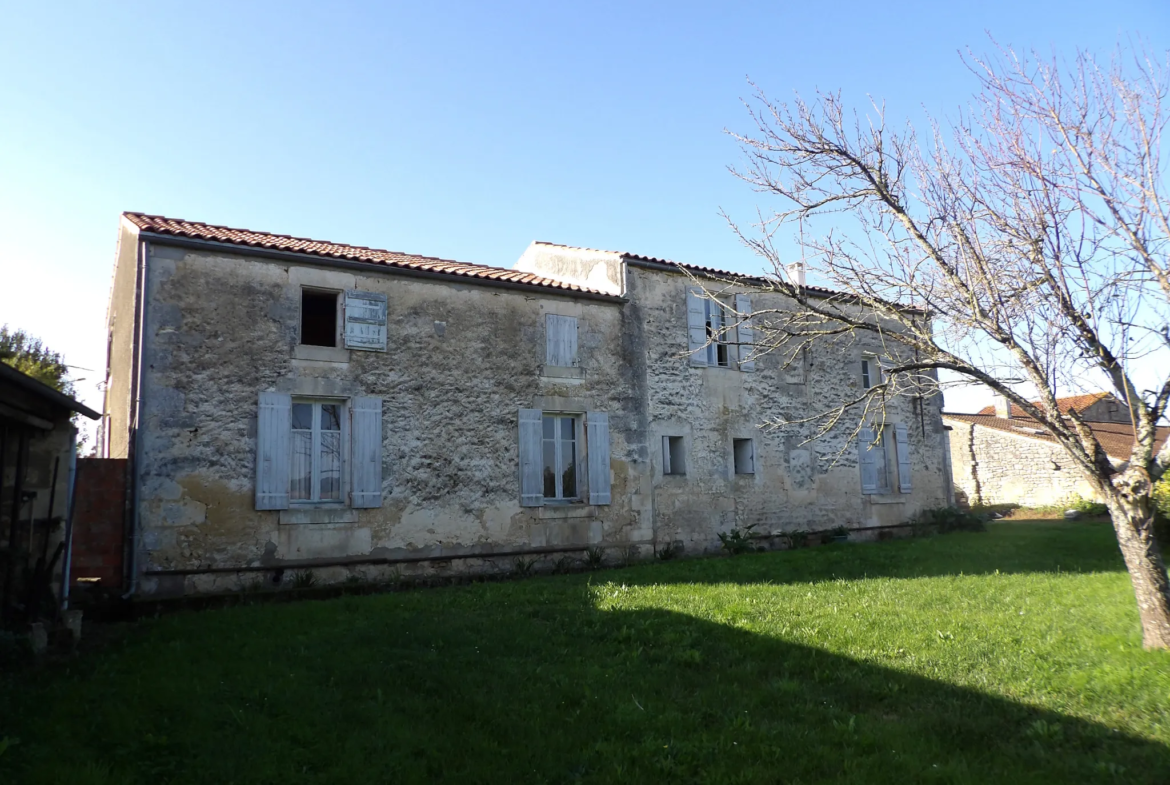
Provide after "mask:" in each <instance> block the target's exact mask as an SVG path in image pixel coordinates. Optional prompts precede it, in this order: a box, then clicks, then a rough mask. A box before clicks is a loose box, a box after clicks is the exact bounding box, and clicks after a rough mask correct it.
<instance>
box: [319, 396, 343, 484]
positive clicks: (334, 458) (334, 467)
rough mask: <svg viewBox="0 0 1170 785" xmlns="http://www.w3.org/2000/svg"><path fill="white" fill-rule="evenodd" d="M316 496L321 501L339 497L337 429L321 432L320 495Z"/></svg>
mask: <svg viewBox="0 0 1170 785" xmlns="http://www.w3.org/2000/svg"><path fill="white" fill-rule="evenodd" d="M322 408H324V407H322ZM318 498H319V499H321V500H322V501H326V500H336V499H340V498H341V434H340V433H339V432H338V431H326V432H323V433H322V434H321V495H320V496H319V497H318Z"/></svg>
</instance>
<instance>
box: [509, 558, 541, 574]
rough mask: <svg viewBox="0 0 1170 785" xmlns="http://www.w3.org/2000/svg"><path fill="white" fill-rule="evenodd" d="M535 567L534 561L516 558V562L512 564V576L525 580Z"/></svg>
mask: <svg viewBox="0 0 1170 785" xmlns="http://www.w3.org/2000/svg"><path fill="white" fill-rule="evenodd" d="M535 567H536V559H525V558H524V557H523V556H517V557H516V561H514V562H512V574H513V575H515V576H516V577H517V578H527V577H528V576H529V575H531V574H532V572H533V570H534V569H535Z"/></svg>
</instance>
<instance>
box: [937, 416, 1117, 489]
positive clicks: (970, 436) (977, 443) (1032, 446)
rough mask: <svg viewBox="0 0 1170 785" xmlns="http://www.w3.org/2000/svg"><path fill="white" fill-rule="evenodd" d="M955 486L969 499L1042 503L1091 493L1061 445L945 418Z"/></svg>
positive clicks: (1087, 484)
mask: <svg viewBox="0 0 1170 785" xmlns="http://www.w3.org/2000/svg"><path fill="white" fill-rule="evenodd" d="M945 422H946V424H947V425H949V426H951V428H952V430H951V463H952V466H953V472H954V478H955V488H956V489H957V490H958V491H959V492H960V493H961V494H962V495H965V496H966V500H967V503H968V504H1018V505H1020V506H1023V507H1044V506H1048V505H1056V504H1061V503H1063V502H1066V501H1068V500H1069V499H1070V498H1072V497H1076V496H1080V497H1083V498H1086V499H1095V498H1097V494H1096V492H1095V491H1094V490H1093V488H1092V486H1091V485H1090V484H1089V482H1088V481H1087V480H1086V479H1085V477H1084V475H1083V474H1082V473H1081V471H1080V469H1078V468H1077V466H1076V464H1075V463H1073V460H1072V458H1070V457H1069V456H1068V454H1067V453H1066V452H1065V451H1064V449H1063V448H1062V447H1061V446H1060V445H1058V444H1056V443H1054V442H1049V441H1044V440H1041V439H1033V438H1029V437H1027V436H1024V435H1022V434H1021V435H1019V436H1017V435H1015V434H1011V433H1007V432H1005V431H999V430H996V429H994V428H985V427H979V426H977V425H974V424H972V423H968V422H963V421H961V420H952V419H946V420H945Z"/></svg>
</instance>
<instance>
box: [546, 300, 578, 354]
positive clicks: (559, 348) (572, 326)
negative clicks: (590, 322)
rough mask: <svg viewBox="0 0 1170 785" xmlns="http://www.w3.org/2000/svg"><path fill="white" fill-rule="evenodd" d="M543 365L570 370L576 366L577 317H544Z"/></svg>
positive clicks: (550, 315) (548, 315)
mask: <svg viewBox="0 0 1170 785" xmlns="http://www.w3.org/2000/svg"><path fill="white" fill-rule="evenodd" d="M544 332H545V360H544V362H545V365H552V366H556V367H560V368H572V367H573V366H575V365H576V364H577V317H575V316H558V315H557V314H552V313H550V314H546V315H545V317H544Z"/></svg>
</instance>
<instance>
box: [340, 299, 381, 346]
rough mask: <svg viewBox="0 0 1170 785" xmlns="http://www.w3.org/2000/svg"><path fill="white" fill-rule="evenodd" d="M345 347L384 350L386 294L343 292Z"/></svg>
mask: <svg viewBox="0 0 1170 785" xmlns="http://www.w3.org/2000/svg"><path fill="white" fill-rule="evenodd" d="M345 348H346V349H361V350H364V351H374V352H384V351H386V295H384V294H379V293H377V292H346V293H345Z"/></svg>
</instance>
